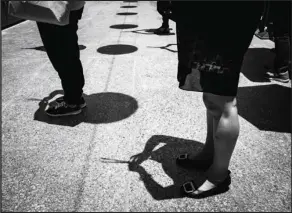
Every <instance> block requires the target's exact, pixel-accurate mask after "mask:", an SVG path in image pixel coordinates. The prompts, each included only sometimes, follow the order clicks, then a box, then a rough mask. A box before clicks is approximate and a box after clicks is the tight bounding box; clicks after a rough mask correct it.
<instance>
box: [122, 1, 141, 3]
mask: <svg viewBox="0 0 292 213" xmlns="http://www.w3.org/2000/svg"><path fill="white" fill-rule="evenodd" d="M123 2H125V3H131V2H138V1H123Z"/></svg>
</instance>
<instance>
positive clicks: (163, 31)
mask: <svg viewBox="0 0 292 213" xmlns="http://www.w3.org/2000/svg"><path fill="white" fill-rule="evenodd" d="M169 32H170V28H169V27H159V28H158V29H156V30H155V31H154V33H155V34H157V35H162V34H169Z"/></svg>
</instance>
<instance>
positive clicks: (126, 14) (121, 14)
mask: <svg viewBox="0 0 292 213" xmlns="http://www.w3.org/2000/svg"><path fill="white" fill-rule="evenodd" d="M137 14H138V13H132V12H125V13H117V15H120V16H132V15H137Z"/></svg>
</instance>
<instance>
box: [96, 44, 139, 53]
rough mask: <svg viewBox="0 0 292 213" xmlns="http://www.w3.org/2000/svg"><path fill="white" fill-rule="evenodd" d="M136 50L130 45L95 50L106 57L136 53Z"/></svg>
mask: <svg viewBox="0 0 292 213" xmlns="http://www.w3.org/2000/svg"><path fill="white" fill-rule="evenodd" d="M137 50H138V48H137V47H135V46H132V45H127V44H113V45H107V46H103V47H100V48H98V49H97V52H99V53H101V54H108V55H122V54H129V53H133V52H135V51H137Z"/></svg>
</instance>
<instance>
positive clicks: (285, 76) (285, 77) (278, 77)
mask: <svg viewBox="0 0 292 213" xmlns="http://www.w3.org/2000/svg"><path fill="white" fill-rule="evenodd" d="M266 78H268V79H269V80H274V81H279V82H282V83H288V82H289V72H288V71H286V72H281V73H276V72H267V73H266Z"/></svg>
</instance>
